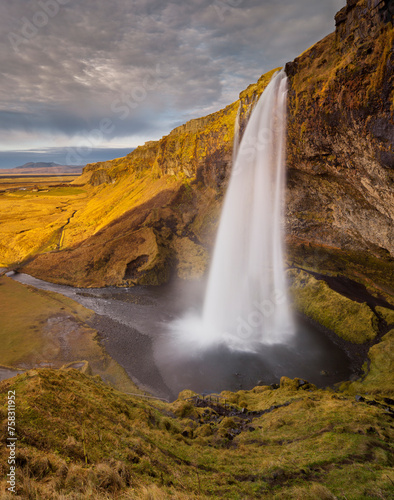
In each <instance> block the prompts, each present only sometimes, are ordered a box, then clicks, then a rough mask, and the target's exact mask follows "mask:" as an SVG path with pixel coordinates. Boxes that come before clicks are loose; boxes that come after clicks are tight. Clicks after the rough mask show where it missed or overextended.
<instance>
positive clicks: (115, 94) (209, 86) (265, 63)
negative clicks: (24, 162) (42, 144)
mask: <svg viewBox="0 0 394 500" xmlns="http://www.w3.org/2000/svg"><path fill="white" fill-rule="evenodd" d="M47 2H49V3H50V4H51V5H55V6H56V2H58V7H59V9H58V12H57V13H56V15H54V16H53V17H50V16H49V15H48V22H47V23H46V24H45V23H44V24H45V25H44V26H42V27H41V28H36V31H37V33H36V34H35V35H34V36H31V37H30V39H29V40H27V39H26V38H23V36H22V31H23V28H24V27H25V30H26V29H27V28H26V26H28V23H32V22H33V21H34V19H35V16H36V20H37V19H38V18H37V12H39V11H42V9H43V7H42V6H43V5H44V4H45V5H46V4H47ZM342 4H344V0H325V1H324V2H316V0H293V1H291V0H276V1H275V2H272V1H269V0H173V1H166V2H163V1H160V0H113V1H111V2H109V1H108V0H69V1H68V2H67V0H61V1H60V0H41V1H40V2H38V1H36V0H29V1H24V0H13V1H12V2H7V3H5V2H2V3H1V5H0V33H1V34H2V35H1V38H0V72H1V86H0V110H2V111H1V112H0V128H3V129H5V128H7V130H10V129H11V130H12V128H15V130H26V131H30V132H32V133H33V134H34V131H36V132H37V135H38V134H39V133H40V132H42V131H51V133H52V134H54V135H56V133H57V132H58V133H59V134H66V135H67V136H70V137H72V136H75V135H78V134H79V133H81V132H82V131H84V130H86V129H89V128H92V127H95V126H97V123H99V122H100V120H101V119H104V118H107V119H111V120H112V121H113V123H115V124H116V127H115V130H114V132H113V137H127V136H130V135H138V134H139V135H141V133H142V132H144V133H147V134H149V131H151V132H152V134H153V135H156V134H157V133H160V132H163V133H164V132H168V131H169V128H170V126H171V124H172V123H173V122H177V121H180V120H182V119H183V118H184V117H190V116H193V114H200V111H201V110H204V111H207V110H208V111H214V110H215V109H219V108H220V107H222V106H224V105H226V104H228V103H229V102H230V100H234V99H236V98H237V93H238V92H239V91H240V90H242V89H243V88H244V87H246V86H247V85H248V84H249V83H251V82H252V81H254V80H256V79H257V78H258V77H259V76H260V75H261V74H262V73H263V72H265V71H268V70H269V69H271V68H273V67H276V66H278V65H281V64H284V63H285V62H286V61H288V60H291V59H293V58H294V57H296V56H297V55H298V54H299V53H300V52H302V51H303V50H305V49H306V48H307V47H308V46H310V45H312V44H313V43H314V42H316V41H318V40H319V39H320V38H322V37H323V36H325V35H326V34H327V33H329V32H330V31H333V29H334V21H333V16H334V14H335V12H336V11H337V10H338V9H339V8H340V7H341V6H342ZM48 5H49V4H48ZM43 19H44V20H45V18H43ZM26 23H27V24H26ZM33 31H34V26H33ZM18 36H19V37H22V38H21V39H22V41H21V42H20V43H19V44H18V46H17V49H18V50H14V48H15V45H16V43H17V42H16V41H15V40H16V38H15V37H18ZM12 41H13V43H12ZM13 45H14V48H13ZM125 101H127V103H128V104H126V103H125ZM114 103H115V104H114ZM122 106H123V113H122V112H121V111H120V109H121V107H122ZM124 106H128V112H127V113H126V110H125V109H124ZM114 110H115V111H114ZM126 114H127V116H126ZM122 117H123V118H122ZM113 137H111V138H113ZM1 146H2V145H1V144H0V147H1Z"/></svg>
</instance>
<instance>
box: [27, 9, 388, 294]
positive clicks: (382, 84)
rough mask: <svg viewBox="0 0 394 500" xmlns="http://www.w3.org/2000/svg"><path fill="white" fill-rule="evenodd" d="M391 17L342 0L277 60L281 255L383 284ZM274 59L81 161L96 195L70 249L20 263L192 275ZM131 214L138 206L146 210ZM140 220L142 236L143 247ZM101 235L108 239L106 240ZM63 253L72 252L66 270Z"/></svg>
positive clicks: (50, 274) (135, 276) (131, 277)
mask: <svg viewBox="0 0 394 500" xmlns="http://www.w3.org/2000/svg"><path fill="white" fill-rule="evenodd" d="M392 20H393V3H392V1H388V0H382V1H378V0H359V1H355V0H349V1H348V2H347V6H346V7H344V8H343V9H342V10H341V11H340V12H339V13H338V14H337V16H336V31H335V32H334V33H332V34H331V35H329V36H327V37H326V38H325V39H323V40H322V41H321V42H319V43H317V44H316V45H315V46H313V47H312V48H311V49H309V50H308V51H306V52H305V53H303V54H302V55H301V56H300V57H298V58H297V59H295V61H293V62H291V63H288V64H287V65H286V71H287V74H288V76H289V132H288V151H287V153H288V196H287V213H286V226H287V234H288V249H289V260H290V261H291V262H293V263H295V264H296V265H298V266H299V267H303V268H309V269H314V270H317V271H319V272H328V273H337V272H341V273H343V274H347V275H348V276H350V277H352V278H353V279H356V280H357V279H359V280H360V279H361V280H364V281H365V280H367V281H368V280H370V281H371V280H372V281H373V282H374V283H375V284H376V283H378V285H379V287H380V289H381V290H384V292H385V293H387V294H389V295H390V294H392V293H393V291H392V287H391V285H392V280H393V276H392V272H393V265H392V259H393V257H394V234H393V227H394V224H393V223H394V221H393V217H394V190H393V186H394V121H393V111H394V87H393V83H394V52H393V42H394V34H393V33H394V32H393V26H392ZM274 72H275V70H273V71H271V72H269V73H267V74H265V75H263V76H262V77H261V78H260V79H259V81H258V82H257V83H256V84H253V85H250V86H249V87H248V88H247V89H246V90H245V91H243V92H242V93H241V94H240V99H239V100H238V101H237V102H235V103H233V104H231V105H230V106H228V107H227V108H225V109H223V110H221V111H218V112H217V113H213V114H211V115H209V116H207V117H205V118H200V119H196V120H191V121H190V122H188V123H186V124H185V125H182V126H180V127H178V128H176V129H175V130H173V131H172V132H171V133H170V134H169V135H168V136H166V137H163V138H162V139H161V140H160V141H154V142H148V143H146V144H145V145H144V146H141V147H139V148H137V149H136V150H134V151H133V152H132V153H130V154H129V155H128V156H126V157H125V158H120V159H117V160H113V161H110V162H104V163H98V164H93V165H88V166H87V167H85V169H84V172H83V175H82V176H81V177H80V178H79V179H77V180H76V181H75V182H76V183H77V184H85V186H90V187H91V188H92V192H91V197H92V200H91V201H90V202H89V204H88V206H87V208H86V209H85V210H81V211H80V212H78V213H77V214H76V216H75V217H74V218H73V221H72V222H71V224H70V226H69V229H68V230H67V231H66V233H65V241H66V243H67V244H66V245H65V246H66V249H65V250H63V251H62V252H60V253H48V254H45V255H43V256H38V257H37V258H36V259H35V260H34V261H33V262H32V263H31V264H30V265H29V266H28V267H27V271H28V272H31V273H32V274H35V275H36V276H38V277H42V278H44V279H49V280H52V281H59V280H60V279H61V281H62V282H64V283H69V284H75V283H78V284H79V285H87V286H93V285H94V286H104V285H107V284H112V285H122V284H123V285H125V284H130V282H133V283H160V282H162V281H163V280H165V279H167V278H168V276H170V274H171V269H172V268H176V269H177V270H178V274H179V275H181V276H182V277H185V278H186V277H188V276H194V277H195V276H198V275H201V274H202V273H203V272H204V270H205V269H206V261H207V253H206V249H208V250H209V249H210V248H211V247H212V245H213V241H214V236H215V230H216V227H217V220H218V214H219V212H220V207H221V201H222V197H223V193H224V192H225V188H226V185H227V180H228V178H229V172H230V168H231V160H232V149H233V138H234V124H235V121H236V117H237V115H238V122H239V128H240V136H242V133H243V131H244V129H245V126H246V124H247V121H248V118H249V116H250V113H251V110H252V109H253V106H254V104H255V103H256V101H257V98H258V97H259V95H260V94H261V93H262V92H263V90H264V89H265V87H266V86H267V84H268V82H269V80H270V78H271V77H272V75H273V73H274ZM131 178H133V179H134V181H133V183H131V181H130V179H131ZM139 179H141V186H140V185H139V184H138V182H140V181H139ZM155 183H156V184H155ZM160 183H161V184H160ZM159 184H160V185H159ZM153 185H159V187H157V188H155V191H154V196H158V194H159V191H160V189H162V190H165V191H166V195H163V196H164V199H165V203H164V204H163V205H162V206H161V207H158V206H157V204H156V203H155V202H153V204H152V203H151V204H149V200H150V199H153V194H150V191H149V189H150V190H152V187H150V186H153ZM122 186H123V187H122ZM136 186H138V187H136ZM160 186H162V187H160ZM130 189H133V190H136V191H138V192H139V193H142V195H141V196H140V195H138V196H137V197H136V200H137V201H134V198H132V197H131V198H130ZM115 192H116V193H117V194H116V196H115V194H111V193H115ZM128 196H129V198H130V200H131V201H130V202H127V203H126V202H125V201H124V200H125V199H127V200H128V199H129V198H127V197H128ZM139 196H140V197H139ZM100 199H102V200H108V201H107V205H110V207H108V206H106V205H105V204H104V203H99V201H100ZM139 199H141V201H138V200H139ZM157 199H160V198H157ZM95 200H96V201H95ZM121 200H123V201H121ZM142 202H144V203H145V205H144V206H145V208H146V207H148V208H147V210H145V209H144V208H143V207H142ZM147 202H148V204H146V203H147ZM94 203H96V205H94V210H93V209H92V208H91V207H92V206H93V204H94ZM151 205H152V206H153V205H154V207H155V208H154V209H152V210H150V209H149V207H150V206H151ZM89 207H90V208H89ZM138 207H142V208H141V209H140V208H138ZM89 210H90V212H89ZM135 210H137V212H135ZM136 213H140V214H141V213H144V214H145V215H144V217H143V220H142V219H141V217H135V214H136ZM92 217H93V219H92ZM87 221H88V222H87ZM95 227H96V229H94V228H95ZM92 228H93V229H92ZM142 228H143V230H144V231H145V232H144V235H145V236H146V235H147V234H148V233H149V238H144V242H143V244H142V246H141V247H139V245H138V241H140V239H139V238H138V235H139V234H141V230H142ZM98 230H99V232H97V231H98ZM145 233H146V234H145ZM67 234H69V237H67ZM121 235H122V238H123V239H124V240H125V243H124V246H123V249H124V252H121V253H122V255H121V257H119V259H118V258H117V257H115V256H116V255H120V254H119V252H115V249H114V248H112V247H113V245H114V243H112V242H113V241H117V240H116V238H118V237H120V236H121ZM71 236H72V237H71ZM148 240H149V241H148ZM105 241H111V243H109V244H105V245H104V246H103V242H105ZM141 241H142V240H141ZM147 241H148V243H147ZM100 245H101V246H103V248H101V249H100V250H99V247H100ZM129 247H130V248H129ZM147 247H149V248H148V250H147ZM127 248H129V249H130V251H126V249H127ZM99 255H100V258H98V256H99ZM64 259H67V260H68V259H71V261H70V266H68V269H67V272H65V270H64V266H63V267H62V266H61V263H62V261H64ZM97 260H99V262H96V261H97ZM137 264H138V265H137ZM168 266H169V268H168V269H167V271H165V268H166V267H168ZM104 267H105V270H104ZM73 269H78V272H76V271H74V270H73ZM155 273H156V275H155ZM60 275H61V276H62V277H61V278H60ZM155 276H156V277H155ZM390 282H391V284H390Z"/></svg>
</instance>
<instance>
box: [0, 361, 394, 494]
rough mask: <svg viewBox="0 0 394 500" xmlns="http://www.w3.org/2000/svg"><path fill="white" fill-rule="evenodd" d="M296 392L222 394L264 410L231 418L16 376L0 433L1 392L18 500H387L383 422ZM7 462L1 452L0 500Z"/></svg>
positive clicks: (75, 382)
mask: <svg viewBox="0 0 394 500" xmlns="http://www.w3.org/2000/svg"><path fill="white" fill-rule="evenodd" d="M297 387H298V383H297V380H295V381H291V380H289V379H286V378H283V379H282V381H281V387H280V388H279V389H277V390H272V389H271V388H269V387H257V388H255V389H253V390H252V391H242V392H241V393H236V394H232V393H225V394H223V396H225V397H226V399H227V405H228V403H229V402H230V403H231V404H233V405H237V403H238V404H242V405H243V406H245V405H246V406H248V409H249V410H253V411H257V412H258V411H262V410H267V409H269V408H271V410H272V411H270V412H268V413H266V414H264V415H259V414H252V413H249V414H245V413H244V414H242V413H238V415H236V416H233V417H231V416H224V415H219V414H218V413H217V412H216V410H219V411H220V412H221V411H223V410H224V408H223V407H221V408H216V410H214V409H210V408H195V407H194V406H193V404H192V403H191V402H188V401H184V400H183V399H182V398H183V397H187V396H190V393H189V392H186V393H185V394H183V395H181V396H182V397H181V399H179V400H177V401H175V402H174V403H173V404H171V405H169V404H166V403H162V402H156V401H155V402H153V403H149V402H146V401H144V400H142V399H136V398H133V397H130V396H126V395H125V394H122V393H120V392H117V391H115V390H113V389H111V388H109V387H108V386H106V385H105V384H103V383H102V382H99V381H98V380H96V379H93V378H91V377H88V376H86V375H83V374H81V373H79V372H78V371H76V370H72V371H69V372H64V371H62V370H60V371H53V370H34V371H31V372H28V373H26V374H24V375H19V376H18V377H16V378H14V379H10V380H8V381H4V382H2V383H0V416H1V419H2V420H3V423H4V419H6V410H5V408H6V405H5V401H6V397H7V392H8V391H9V390H12V391H15V393H16V405H17V432H18V443H17V464H18V468H17V484H18V492H19V494H20V495H21V497H19V498H40V499H56V498H62V499H66V498H69V499H71V498H74V499H77V498H81V497H83V498H90V499H101V498H107V499H108V498H130V499H131V498H133V499H138V498H144V499H155V500H156V499H161V498H163V499H164V498H180V499H182V498H185V499H186V498H228V499H246V498H277V499H292V500H293V499H300V500H305V499H316V500H317V499H334V498H347V499H348V500H352V499H353V500H362V499H371V498H377V499H379V498H380V499H382V498H383V499H387V500H388V499H389V498H390V495H391V494H392V493H393V480H394V471H393V468H392V463H393V462H392V458H393V455H392V447H391V445H390V440H392V438H393V432H392V425H391V423H392V417H390V416H389V415H388V414H387V412H386V411H385V410H384V408H383V407H382V406H379V405H378V406H371V405H368V404H366V403H364V402H356V401H355V399H354V397H352V396H347V395H346V394H344V393H334V392H332V391H323V390H315V389H314V388H313V387H312V386H309V385H306V386H303V387H304V389H303V388H302V387H300V388H297ZM375 397H376V396H375ZM381 397H382V395H381V396H378V397H376V399H377V400H380V401H382V399H381ZM284 404H286V406H281V405H284ZM274 405H278V407H277V408H276V409H272V406H274ZM70 406H71V407H72V411H71V412H70ZM238 409H239V410H240V408H239V407H238ZM245 416H246V417H247V420H245V418H241V417H245ZM0 432H1V440H2V442H4V441H5V438H6V427H5V426H4V425H3V426H2V427H1V431H0ZM391 442H392V441H391ZM6 458H7V451H6V450H5V448H2V450H1V459H0V460H1V461H0V464H1V465H0V470H1V476H2V481H1V488H2V490H1V491H3V492H4V488H5V474H6V473H7V472H8V466H7V464H6ZM2 498H4V499H6V498H7V496H6V495H5V494H4V493H3V495H2ZM9 498H11V496H10V497H9ZM14 498H15V497H14Z"/></svg>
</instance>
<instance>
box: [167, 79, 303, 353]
mask: <svg viewBox="0 0 394 500" xmlns="http://www.w3.org/2000/svg"><path fill="white" fill-rule="evenodd" d="M286 107H287V77H286V74H285V72H284V71H283V70H282V71H280V72H278V73H276V74H275V75H274V77H273V78H272V80H271V82H270V83H269V85H268V86H267V88H266V89H265V91H264V93H263V94H262V96H261V97H260V99H259V101H258V103H257V104H256V106H255V108H254V110H253V111H252V114H251V117H250V119H249V122H248V125H247V127H246V130H245V133H244V135H243V138H242V140H241V143H240V144H239V148H238V150H237V149H236V151H237V153H236V157H235V161H234V164H233V169H232V173H231V178H230V182H229V186H228V189H227V194H226V197H225V201H224V206H223V211H222V215H221V219H220V225H219V230H218V235H217V239H216V244H215V250H214V255H213V260H212V264H211V269H210V274H209V280H208V286H207V291H206V295H205V302H204V308H203V313H202V318H196V317H195V318H189V319H187V318H184V319H182V320H179V321H178V322H176V323H175V324H174V325H173V327H174V328H175V330H176V331H177V332H178V333H180V334H181V335H182V337H183V339H184V340H185V341H188V340H191V341H192V342H193V343H194V344H195V345H196V346H202V347H208V346H209V345H212V344H225V345H227V346H228V347H230V348H231V349H235V350H242V351H255V350H256V349H258V345H261V344H276V343H285V342H286V341H287V340H288V339H289V337H291V336H292V335H293V333H294V327H293V320H292V315H291V312H290V307H289V301H288V297H287V283H286V277H285V271H284V257H283V205H284V196H285V146H286V145H285V136H286ZM238 119H239V117H238ZM236 126H237V124H236ZM236 135H237V134H236Z"/></svg>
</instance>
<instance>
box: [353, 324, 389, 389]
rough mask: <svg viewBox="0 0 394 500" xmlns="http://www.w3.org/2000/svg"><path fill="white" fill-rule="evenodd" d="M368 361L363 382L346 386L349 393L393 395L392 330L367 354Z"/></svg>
mask: <svg viewBox="0 0 394 500" xmlns="http://www.w3.org/2000/svg"><path fill="white" fill-rule="evenodd" d="M368 357H369V360H370V364H369V367H368V368H367V369H366V376H365V379H364V380H363V382H362V383H361V382H353V383H351V384H348V386H347V390H348V391H350V392H351V393H356V392H361V393H366V392H367V393H381V392H385V393H386V394H394V329H393V330H391V331H390V332H389V333H387V334H386V335H385V336H384V337H383V338H382V339H381V341H380V342H379V343H378V344H376V345H374V346H372V347H371V349H370V350H369V352H368Z"/></svg>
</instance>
